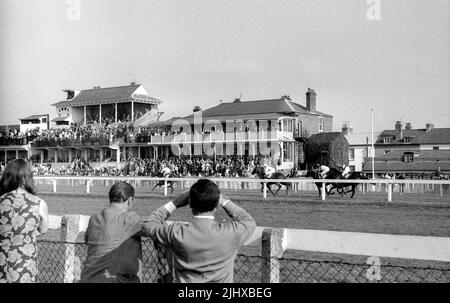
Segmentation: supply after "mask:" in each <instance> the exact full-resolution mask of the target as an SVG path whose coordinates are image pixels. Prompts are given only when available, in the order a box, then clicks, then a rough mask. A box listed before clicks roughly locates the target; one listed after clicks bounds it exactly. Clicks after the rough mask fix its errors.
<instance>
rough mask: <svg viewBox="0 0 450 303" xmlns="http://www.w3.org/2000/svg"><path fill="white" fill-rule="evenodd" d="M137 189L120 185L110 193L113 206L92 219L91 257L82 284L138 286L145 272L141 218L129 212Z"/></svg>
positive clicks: (88, 240) (88, 237)
mask: <svg viewBox="0 0 450 303" xmlns="http://www.w3.org/2000/svg"><path fill="white" fill-rule="evenodd" d="M133 197H134V188H133V186H131V185H130V184H128V183H127V182H118V183H116V184H114V185H113V186H112V187H111V190H110V191H109V200H110V205H109V206H108V207H106V208H105V209H103V210H102V211H101V212H99V213H97V214H95V215H93V216H91V217H90V219H89V224H88V228H87V230H86V235H85V240H86V243H87V244H88V255H87V258H86V262H85V264H84V268H83V271H82V272H81V279H80V282H82V283H118V282H124V283H139V282H140V281H141V272H142V244H141V235H140V234H141V229H142V223H141V218H140V216H139V215H138V214H137V213H135V212H132V211H130V210H131V208H132V206H133V202H132V201H133Z"/></svg>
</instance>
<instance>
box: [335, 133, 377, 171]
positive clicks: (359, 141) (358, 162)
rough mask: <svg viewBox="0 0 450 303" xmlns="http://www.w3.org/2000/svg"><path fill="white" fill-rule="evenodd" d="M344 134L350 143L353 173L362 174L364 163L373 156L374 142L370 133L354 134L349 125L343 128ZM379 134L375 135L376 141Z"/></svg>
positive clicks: (349, 154) (350, 159)
mask: <svg viewBox="0 0 450 303" xmlns="http://www.w3.org/2000/svg"><path fill="white" fill-rule="evenodd" d="M342 133H343V134H344V136H345V138H346V139H347V141H348V145H349V147H348V165H349V167H350V169H351V171H355V172H362V167H363V165H364V161H366V158H367V157H370V156H371V155H372V144H371V143H372V141H371V134H370V133H357V132H353V128H351V127H350V126H349V125H348V124H344V125H343V127H342ZM378 135H379V133H374V139H376V138H377V137H378Z"/></svg>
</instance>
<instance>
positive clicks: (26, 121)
mask: <svg viewBox="0 0 450 303" xmlns="http://www.w3.org/2000/svg"><path fill="white" fill-rule="evenodd" d="M19 120H20V132H21V133H25V132H26V131H28V130H32V129H36V128H39V130H46V129H49V128H50V121H49V115H48V114H43V115H32V116H28V117H26V118H22V119H19Z"/></svg>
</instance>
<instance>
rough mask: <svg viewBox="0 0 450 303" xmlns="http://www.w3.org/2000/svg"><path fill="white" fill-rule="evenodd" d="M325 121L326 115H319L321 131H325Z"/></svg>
mask: <svg viewBox="0 0 450 303" xmlns="http://www.w3.org/2000/svg"><path fill="white" fill-rule="evenodd" d="M324 123H325V119H324V117H319V132H323V130H324Z"/></svg>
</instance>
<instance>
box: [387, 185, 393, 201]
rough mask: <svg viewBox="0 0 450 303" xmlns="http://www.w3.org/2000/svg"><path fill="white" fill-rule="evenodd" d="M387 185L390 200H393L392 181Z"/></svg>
mask: <svg viewBox="0 0 450 303" xmlns="http://www.w3.org/2000/svg"><path fill="white" fill-rule="evenodd" d="M387 187H388V202H392V183H388V184H387Z"/></svg>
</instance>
